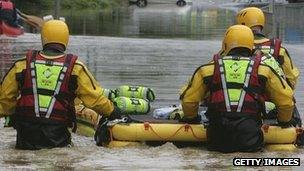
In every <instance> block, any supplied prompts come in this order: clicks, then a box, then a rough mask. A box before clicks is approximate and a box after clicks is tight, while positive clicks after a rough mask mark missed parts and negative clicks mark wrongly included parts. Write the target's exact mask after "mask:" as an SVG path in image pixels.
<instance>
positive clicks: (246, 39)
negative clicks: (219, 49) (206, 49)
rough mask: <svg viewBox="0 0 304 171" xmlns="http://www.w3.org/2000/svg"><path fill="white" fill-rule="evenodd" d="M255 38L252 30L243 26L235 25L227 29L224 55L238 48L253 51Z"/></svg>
mask: <svg viewBox="0 0 304 171" xmlns="http://www.w3.org/2000/svg"><path fill="white" fill-rule="evenodd" d="M253 41H254V36H253V33H252V31H251V29H250V28H249V27H247V26H243V25H234V26H231V27H229V28H228V29H227V31H226V33H225V37H224V40H223V49H224V55H227V54H228V53H229V52H230V50H231V49H233V48H237V47H244V48H248V49H249V50H251V51H252V49H253Z"/></svg>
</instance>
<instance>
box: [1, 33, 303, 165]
mask: <svg viewBox="0 0 304 171" xmlns="http://www.w3.org/2000/svg"><path fill="white" fill-rule="evenodd" d="M0 41H1V45H4V46H1V47H2V48H0V54H1V56H0V57H1V60H0V62H1V69H2V70H3V71H4V70H7V69H8V68H9V67H10V64H11V63H12V61H13V60H15V59H16V58H19V57H21V56H23V55H24V53H25V51H26V50H27V49H32V48H34V49H40V46H41V45H40V36H39V35H34V34H25V35H24V36H22V37H20V38H19V39H18V40H9V41H7V40H6V41H4V40H0ZM70 42H71V43H70V45H69V48H68V52H70V53H75V54H77V55H79V57H80V59H81V60H82V61H83V62H84V63H86V64H87V66H88V68H89V70H90V71H91V72H92V74H93V75H94V76H95V77H96V78H97V80H98V81H99V82H100V83H101V85H102V86H103V87H105V88H112V89H114V88H116V87H118V86H119V85H123V84H128V85H129V84H132V85H134V84H136V85H144V86H149V87H151V88H153V89H154V90H155V92H156V99H157V100H156V101H155V102H153V104H152V106H154V107H161V106H167V105H170V104H177V103H178V102H179V101H178V91H179V88H180V87H181V86H182V85H183V84H184V83H186V81H187V80H188V79H189V78H190V77H191V75H192V73H193V72H194V70H195V69H196V68H197V67H198V66H200V65H202V64H204V63H207V62H208V61H210V59H211V58H212V55H213V54H214V53H216V52H217V51H218V50H219V49H220V46H221V42H220V41H218V40H214V41H213V40H212V41H191V40H180V39H171V40H168V39H134V38H112V37H89V36H71V40H70ZM286 47H287V48H288V49H289V52H290V55H291V56H292V58H293V60H294V63H295V64H296V65H297V67H298V68H299V69H300V71H301V72H302V73H303V71H304V64H303V59H302V57H301V55H302V54H304V48H303V45H302V44H299V45H290V44H287V45H286ZM11 55H12V57H11ZM303 82H304V80H303V76H301V78H300V79H299V82H298V86H297V90H296V99H297V106H298V108H299V110H300V113H303V112H304V108H303V106H304V98H303V91H304V87H303ZM2 121H3V120H2ZM2 121H1V124H0V135H1V139H0V145H1V146H0V153H1V155H0V170H3V169H5V170H6V169H12V170H15V169H27V170H41V169H46V170H55V169H56V170H93V169H100V170H103V169H111V170H112V169H115V170H134V169H136V170H141V169H151V170H156V169H157V170H158V169H161V170H168V169H170V170H172V169H173V170H183V169H190V170H192V169H200V170H203V169H214V170H218V169H231V168H232V159H233V158H234V157H300V158H301V159H302V161H301V164H302V165H304V160H303V158H304V155H303V152H304V151H303V149H301V150H298V151H297V152H267V151H266V152H263V153H255V154H248V153H233V154H221V153H216V152H209V151H207V150H206V149H205V148H203V147H202V148H185V149H178V148H176V147H175V146H174V145H172V144H171V143H167V144H165V145H163V146H160V147H148V146H139V147H129V148H116V149H107V148H102V147H97V146H95V144H94V141H93V139H92V138H87V137H82V136H78V135H76V134H73V142H74V145H75V146H74V147H72V148H60V149H59V148H58V149H52V150H39V151H20V150H15V149H14V145H15V131H14V130H13V129H11V128H2ZM239 169H244V168H239ZM257 169H261V168H257ZM264 169H269V168H264ZM276 169H284V168H281V167H280V168H276ZM285 169H291V168H289V167H287V168H285Z"/></svg>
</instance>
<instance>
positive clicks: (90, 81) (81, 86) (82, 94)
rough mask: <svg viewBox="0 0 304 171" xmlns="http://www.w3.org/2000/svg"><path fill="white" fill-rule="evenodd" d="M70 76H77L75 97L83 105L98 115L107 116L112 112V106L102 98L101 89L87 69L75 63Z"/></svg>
mask: <svg viewBox="0 0 304 171" xmlns="http://www.w3.org/2000/svg"><path fill="white" fill-rule="evenodd" d="M72 75H76V76H77V84H78V87H77V89H76V96H77V97H78V98H79V99H80V100H81V101H82V102H83V104H84V105H85V106H86V107H88V108H91V109H93V110H95V111H96V112H98V113H99V114H103V115H105V116H109V115H110V114H111V113H112V112H113V110H114V105H113V103H112V102H111V101H110V100H109V99H108V98H107V97H105V96H103V88H102V87H101V86H100V85H99V83H98V82H97V81H96V80H95V79H94V77H93V76H92V74H91V73H90V72H89V70H88V69H87V67H86V66H84V64H82V63H81V62H80V61H76V63H75V66H74V68H73V72H72Z"/></svg>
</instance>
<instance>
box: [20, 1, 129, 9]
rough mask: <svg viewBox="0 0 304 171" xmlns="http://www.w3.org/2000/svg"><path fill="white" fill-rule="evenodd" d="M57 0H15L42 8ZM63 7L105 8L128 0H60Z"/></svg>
mask: <svg viewBox="0 0 304 171" xmlns="http://www.w3.org/2000/svg"><path fill="white" fill-rule="evenodd" d="M55 1H56V0H26V1H24V0H15V1H14V2H15V3H16V4H17V5H18V4H20V5H21V4H24V3H26V4H28V5H29V4H34V6H37V7H40V8H42V9H50V8H53V7H54V4H55ZM60 1H61V8H62V9H71V8H72V9H103V8H111V7H115V6H119V5H121V4H122V3H123V2H124V1H126V0H60Z"/></svg>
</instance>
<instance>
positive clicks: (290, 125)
mask: <svg viewBox="0 0 304 171" xmlns="http://www.w3.org/2000/svg"><path fill="white" fill-rule="evenodd" d="M278 126H280V127H281V128H289V127H293V125H292V122H291V121H289V122H280V121H278Z"/></svg>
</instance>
